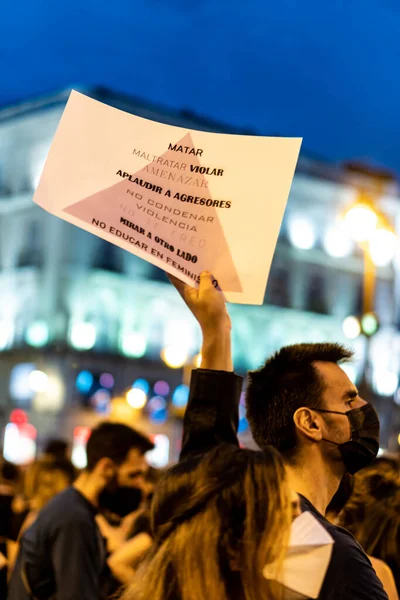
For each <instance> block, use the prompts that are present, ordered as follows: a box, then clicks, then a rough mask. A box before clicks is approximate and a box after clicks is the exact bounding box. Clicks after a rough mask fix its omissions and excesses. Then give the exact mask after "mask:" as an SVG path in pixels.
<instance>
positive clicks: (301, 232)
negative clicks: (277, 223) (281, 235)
mask: <svg viewBox="0 0 400 600" xmlns="http://www.w3.org/2000/svg"><path fill="white" fill-rule="evenodd" d="M288 235H289V239H290V241H291V243H292V244H293V246H295V247H296V248H300V249H301V250H311V248H313V247H314V246H315V244H316V241H317V236H316V233H315V229H314V226H313V224H312V222H311V221H309V220H308V219H305V218H304V217H299V216H293V217H291V218H290V219H289V222H288Z"/></svg>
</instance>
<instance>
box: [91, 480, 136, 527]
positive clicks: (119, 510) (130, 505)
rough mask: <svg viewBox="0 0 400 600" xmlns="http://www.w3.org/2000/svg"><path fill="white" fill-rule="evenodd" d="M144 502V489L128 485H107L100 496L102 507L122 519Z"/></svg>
mask: <svg viewBox="0 0 400 600" xmlns="http://www.w3.org/2000/svg"><path fill="white" fill-rule="evenodd" d="M141 502H142V490H141V489H139V488H136V487H128V486H116V485H113V486H107V487H106V488H105V489H104V490H103V491H102V492H101V494H100V496H99V505H100V508H105V509H106V510H109V511H110V512H112V513H113V514H114V515H118V516H119V517H121V518H122V519H123V518H124V517H126V516H127V515H129V513H131V512H134V511H135V510H137V509H138V508H139V506H140V504H141Z"/></svg>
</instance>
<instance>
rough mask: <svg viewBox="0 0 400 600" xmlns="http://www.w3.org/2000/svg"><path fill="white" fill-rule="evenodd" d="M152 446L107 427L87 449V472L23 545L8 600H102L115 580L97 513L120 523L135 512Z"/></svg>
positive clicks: (101, 427) (96, 431)
mask: <svg viewBox="0 0 400 600" xmlns="http://www.w3.org/2000/svg"><path fill="white" fill-rule="evenodd" d="M153 448H154V445H153V444H152V442H151V441H150V440H149V439H148V438H147V437H145V436H144V435H142V434H141V433H139V432H138V431H135V430H134V429H132V428H131V427H128V426H126V425H122V424H119V423H103V424H101V425H99V426H98V427H96V428H95V429H94V430H93V431H92V434H91V436H90V438H89V441H88V444H87V467H86V469H85V470H84V471H83V472H82V473H81V474H80V475H79V477H78V478H77V480H76V481H75V483H74V485H73V486H72V487H70V488H68V489H67V490H65V491H64V492H62V493H61V494H59V495H58V496H56V497H55V498H54V499H53V500H51V501H50V502H49V503H48V504H47V505H46V507H45V508H44V509H43V510H42V511H41V513H40V514H39V516H38V518H37V520H36V521H35V523H34V524H33V525H32V526H31V527H30V528H29V529H28V530H27V531H26V532H25V534H24V535H23V537H22V539H21V549H20V553H19V556H18V559H17V563H16V566H15V569H14V573H13V576H12V578H11V583H10V590H9V595H8V598H9V600H28V599H29V600H31V599H35V600H45V599H46V600H48V599H49V598H53V597H56V598H57V600H77V599H79V600H97V599H100V598H102V592H101V589H102V585H103V584H105V583H106V582H105V579H107V578H111V575H110V574H109V573H107V571H106V570H105V558H106V549H105V545H104V542H103V540H102V538H101V535H100V532H99V529H98V527H97V524H96V521H95V516H96V513H97V511H99V510H102V509H107V510H108V511H110V512H112V513H113V514H115V515H118V516H119V517H124V516H126V515H127V514H129V513H130V512H133V511H134V510H136V509H137V508H138V506H139V504H140V500H141V489H140V488H141V485H142V480H143V476H144V474H145V472H146V469H147V465H146V461H145V458H144V454H145V453H146V452H148V451H149V450H152V449H153Z"/></svg>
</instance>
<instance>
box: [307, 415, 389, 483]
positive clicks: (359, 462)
mask: <svg viewBox="0 0 400 600" xmlns="http://www.w3.org/2000/svg"><path fill="white" fill-rule="evenodd" d="M313 410H316V411H317V412H322V413H332V414H335V415H346V417H347V418H348V419H349V421H350V428H351V437H350V440H349V441H348V442H344V443H342V444H338V443H337V442H334V441H333V440H327V439H325V438H322V439H323V440H324V441H325V442H329V443H330V444H335V445H336V446H337V447H338V449H339V452H340V454H341V455H342V460H343V463H344V466H345V467H346V470H347V472H348V473H351V475H354V473H357V471H360V470H361V469H363V468H364V467H367V466H368V465H369V464H370V463H371V462H372V461H373V460H374V459H375V458H376V455H377V454H378V451H379V419H378V415H377V413H376V411H375V409H374V408H373V406H372V405H371V404H365V405H364V406H362V407H361V408H353V409H352V410H349V411H348V412H344V413H342V412H338V411H336V410H322V409H318V408H314V409H313Z"/></svg>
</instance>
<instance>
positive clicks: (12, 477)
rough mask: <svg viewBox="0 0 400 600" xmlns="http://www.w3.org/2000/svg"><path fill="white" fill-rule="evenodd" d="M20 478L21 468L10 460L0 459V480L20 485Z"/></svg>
mask: <svg viewBox="0 0 400 600" xmlns="http://www.w3.org/2000/svg"><path fill="white" fill-rule="evenodd" d="M20 477H21V471H20V469H19V467H17V466H16V465H14V463H11V462H9V461H8V460H5V459H0V479H4V481H9V482H12V483H18V482H19V480H20Z"/></svg>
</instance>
